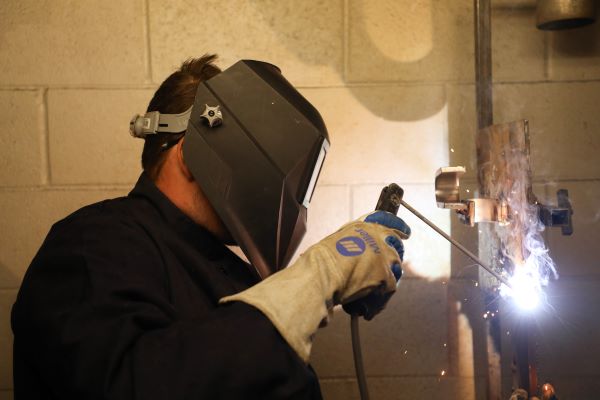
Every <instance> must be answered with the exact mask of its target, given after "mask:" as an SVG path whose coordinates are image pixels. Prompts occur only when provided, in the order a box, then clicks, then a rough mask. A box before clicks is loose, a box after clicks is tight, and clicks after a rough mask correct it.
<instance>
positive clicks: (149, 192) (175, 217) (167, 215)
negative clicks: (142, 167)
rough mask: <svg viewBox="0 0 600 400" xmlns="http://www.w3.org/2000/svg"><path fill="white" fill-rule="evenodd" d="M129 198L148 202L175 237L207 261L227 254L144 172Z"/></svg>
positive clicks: (212, 237)
mask: <svg viewBox="0 0 600 400" xmlns="http://www.w3.org/2000/svg"><path fill="white" fill-rule="evenodd" d="M129 197H142V198H145V199H146V200H148V201H149V202H150V203H151V204H152V205H153V206H154V208H156V210H157V211H158V212H159V214H160V215H161V216H162V218H163V220H164V222H166V224H167V225H168V226H169V228H171V229H172V231H174V233H175V234H176V235H178V236H179V237H180V238H181V239H183V240H185V241H187V242H189V243H190V245H192V246H193V247H195V248H196V249H197V250H199V251H200V252H201V253H202V254H203V255H204V256H206V257H207V258H208V259H209V260H216V259H219V258H222V257H223V256H224V255H225V254H226V253H229V249H227V247H226V246H225V245H224V244H223V243H222V242H221V241H220V240H219V239H217V238H216V237H215V236H214V235H213V234H212V233H210V232H209V231H208V230H206V228H204V227H203V226H201V225H198V224H197V223H195V222H194V221H192V219H191V218H190V217H188V216H187V215H185V214H184V213H183V212H182V211H181V210H180V209H179V208H178V207H177V206H176V205H175V204H173V203H172V202H171V200H169V198H168V197H167V196H165V194H164V193H163V192H161V191H160V189H158V187H156V185H155V184H154V182H153V181H152V179H150V177H149V176H148V175H147V174H146V173H145V172H143V173H142V174H141V175H140V177H139V179H138V181H137V183H136V184H135V187H134V188H133V190H132V191H131V192H130V193H129Z"/></svg>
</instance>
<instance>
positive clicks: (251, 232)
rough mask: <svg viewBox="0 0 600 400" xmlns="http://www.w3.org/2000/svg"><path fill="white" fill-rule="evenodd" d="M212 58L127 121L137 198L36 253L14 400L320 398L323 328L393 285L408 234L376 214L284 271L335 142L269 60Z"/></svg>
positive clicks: (115, 202) (55, 234)
mask: <svg viewBox="0 0 600 400" xmlns="http://www.w3.org/2000/svg"><path fill="white" fill-rule="evenodd" d="M214 60H215V56H203V57H201V58H198V59H191V60H189V61H186V62H185V63H184V64H183V65H182V66H181V68H180V69H179V70H178V71H176V72H175V73H173V74H172V75H171V76H169V77H168V78H167V79H166V80H165V81H164V82H163V83H162V85H161V86H160V87H159V88H158V90H157V91H156V93H155V94H154V97H153V98H152V100H151V101H150V104H149V106H148V109H147V112H146V113H145V114H143V115H137V116H135V117H134V118H133V119H132V120H131V123H130V132H131V134H132V135H133V136H135V137H138V138H143V139H144V140H145V144H144V149H143V154H142V167H143V173H142V174H141V176H140V178H139V180H138V182H137V184H136V185H135V187H134V188H133V190H132V191H131V192H130V193H129V195H128V196H126V197H122V198H117V199H112V200H106V201H103V202H100V203H96V204H92V205H89V206H86V207H84V208H82V209H80V210H78V211H76V212H75V213H73V214H71V215H70V216H68V217H66V218H65V219H63V220H61V221H59V222H57V223H56V224H54V226H53V227H52V229H51V230H50V232H49V234H48V236H47V238H46V239H45V241H44V243H43V244H42V246H41V248H40V250H39V251H38V253H37V255H36V256H35V258H34V259H33V261H32V263H31V265H30V267H29V269H28V270H27V273H26V275H25V278H24V280H23V283H22V286H21V289H20V291H19V294H18V296H17V300H16V302H15V305H14V307H13V311H12V327H13V332H14V336H15V341H14V384H15V398H16V399H17V400H19V399H41V398H44V399H117V398H118V399H133V398H136V399H192V398H193V399H199V398H205V399H234V398H236V399H238V398H239V399H241V398H245V399H247V398H257V399H295V398H302V399H304V398H307V399H313V398H320V397H321V393H320V388H319V384H318V381H317V378H316V376H315V373H314V371H313V370H312V368H311V367H310V365H309V364H308V360H309V355H310V351H311V345H312V341H313V337H314V335H315V333H316V331H317V329H318V328H319V327H320V326H323V325H325V324H326V322H327V320H328V317H329V316H330V314H331V311H332V308H333V307H334V306H335V305H337V304H346V303H348V302H355V301H359V300H360V299H361V298H364V296H366V295H371V294H373V293H374V291H378V293H383V294H384V295H385V296H387V297H389V295H390V294H392V293H393V292H394V291H395V290H396V284H397V281H398V279H399V278H400V276H401V272H402V270H401V262H402V256H403V252H404V250H403V245H402V241H401V239H402V238H405V237H407V236H408V235H409V234H410V229H409V227H408V226H407V225H406V224H405V223H404V222H403V221H402V220H401V219H400V218H398V217H396V216H395V215H393V214H390V213H386V212H383V211H380V212H375V213H372V214H370V215H368V216H366V217H365V218H362V219H360V220H357V221H354V222H351V223H349V224H347V225H345V226H344V227H342V228H341V229H340V230H338V231H337V232H335V233H333V234H332V235H330V236H328V237H327V238H325V239H323V240H322V241H320V242H318V243H317V244H315V245H313V246H312V247H310V248H309V249H308V250H306V251H305V252H304V253H303V254H302V255H301V256H300V257H299V258H298V259H297V261H295V262H294V263H292V265H290V266H287V264H288V263H289V262H290V260H291V258H292V256H293V254H294V252H295V251H296V249H297V247H298V245H299V243H300V241H301V239H302V237H303V235H304V233H305V231H306V219H307V209H308V207H309V205H310V200H311V197H312V194H313V191H314V189H315V185H316V183H317V179H318V176H319V172H320V170H321V167H322V165H323V162H324V159H325V158H326V155H327V152H328V151H329V146H330V145H329V136H328V134H327V131H326V128H325V125H324V123H323V120H322V119H321V116H320V115H319V113H318V112H317V110H316V109H315V108H314V107H313V106H312V105H311V104H310V103H309V102H308V101H307V100H306V99H304V98H303V97H302V96H301V95H300V94H299V93H298V92H297V91H296V90H295V89H294V88H293V86H292V85H291V84H290V83H289V82H288V81H287V80H286V79H285V78H284V77H283V75H282V74H281V72H280V70H279V69H278V68H277V67H275V66H273V65H271V64H268V63H263V62H258V61H240V62H237V63H235V64H234V65H233V66H231V67H230V68H228V69H226V70H225V71H221V70H220V69H219V68H218V67H216V66H215V64H214ZM82 101H83V100H82ZM106 118H110V115H107V116H106ZM81 134H87V133H86V132H82V133H81ZM74 167H75V166H74ZM332 207H334V205H332ZM227 245H238V246H240V248H241V249H242V251H243V252H244V253H245V255H246V256H247V258H248V260H249V261H250V263H246V262H245V261H242V260H241V259H240V258H238V257H237V256H236V255H235V254H234V253H233V252H231V251H230V250H229V248H228V247H227ZM286 266H287V267H286ZM387 297H386V298H387ZM382 307H383V304H382V306H381V308H382Z"/></svg>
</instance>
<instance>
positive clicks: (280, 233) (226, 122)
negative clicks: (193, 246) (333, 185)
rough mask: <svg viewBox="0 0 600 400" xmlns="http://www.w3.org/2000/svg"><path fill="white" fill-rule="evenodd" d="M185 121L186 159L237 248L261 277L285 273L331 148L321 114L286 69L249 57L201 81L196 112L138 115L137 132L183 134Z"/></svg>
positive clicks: (133, 124)
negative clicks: (288, 78) (282, 69)
mask: <svg viewBox="0 0 600 400" xmlns="http://www.w3.org/2000/svg"><path fill="white" fill-rule="evenodd" d="M188 119H189V120H188ZM185 122H187V129H186V135H185V140H184V143H183V155H184V159H185V162H186V164H187V166H188V168H189V169H190V171H191V172H192V174H193V176H194V178H195V180H196V181H197V182H198V184H199V185H200V187H201V188H202V191H203V192H204V194H205V195H206V196H207V198H208V200H209V201H210V203H211V204H212V206H213V207H214V209H215V210H216V212H217V213H218V215H219V216H220V217H221V219H222V220H223V222H224V224H225V226H226V227H227V228H228V230H229V232H230V233H231V235H232V236H233V238H234V239H235V240H236V242H237V244H238V245H239V246H240V247H241V249H242V250H243V252H244V254H246V256H247V257H248V259H249V260H250V262H251V263H252V264H253V265H254V267H255V268H256V269H257V270H258V271H259V273H260V274H261V276H263V277H266V276H267V275H269V274H270V273H272V272H275V271H277V270H279V269H281V268H284V267H285V266H286V265H287V264H288V263H289V261H290V259H291V258H292V256H293V254H294V252H295V251H296V249H297V248H298V245H299V244H300V241H301V240H302V238H303V236H304V234H305V232H306V216H307V208H308V205H309V203H310V200H311V197H312V194H313V190H314V188H315V185H316V182H317V179H318V177H319V172H320V170H321V166H322V164H323V161H324V159H325V155H326V153H327V150H328V148H329V137H328V135H327V129H326V128H325V124H324V123H323V119H322V118H321V116H320V115H319V113H318V111H317V110H316V109H315V108H314V107H313V106H312V105H311V104H310V103H309V102H308V101H307V100H306V99H305V98H304V97H302V95H300V93H298V91H297V90H296V89H294V87H293V86H292V85H291V84H290V83H289V82H288V81H287V80H286V79H285V78H284V77H283V75H282V74H281V71H280V70H279V68H277V67H276V66H274V65H271V64H268V63H264V62H259V61H248V60H243V61H239V62H237V63H236V64H234V65H233V66H231V67H230V68H228V69H226V70H225V71H223V72H221V73H220V74H218V75H216V76H215V77H213V78H211V79H209V80H207V81H205V82H202V83H200V85H199V86H198V91H197V93H196V98H195V101H194V105H193V107H192V108H191V114H190V110H188V111H186V112H185V113H182V114H178V115H169V114H162V115H161V114H157V115H151V113H148V114H146V115H145V116H143V117H141V116H136V117H134V119H133V120H132V121H131V126H130V130H131V133H132V135H134V136H137V137H145V136H146V135H147V134H151V133H155V132H158V133H160V132H181V131H182V130H183V128H182V126H181V124H182V123H185Z"/></svg>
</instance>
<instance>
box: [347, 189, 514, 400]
mask: <svg viewBox="0 0 600 400" xmlns="http://www.w3.org/2000/svg"><path fill="white" fill-rule="evenodd" d="M403 196H404V190H403V189H402V188H401V187H400V186H398V185H396V184H395V183H391V184H389V185H388V186H386V187H384V188H383V189H382V190H381V194H380V195H379V199H378V201H377V206H376V207H375V210H376V211H387V212H390V213H392V214H397V213H398V209H399V208H400V206H401V205H402V206H404V208H406V209H407V210H408V211H410V212H411V213H413V214H414V215H415V216H416V217H417V218H419V219H420V220H421V221H423V222H425V223H426V224H427V225H429V227H431V228H432V229H433V230H434V231H436V232H437V233H439V234H440V235H441V236H442V237H443V238H444V239H446V240H447V241H449V242H450V243H451V244H452V245H454V246H455V247H456V248H458V249H459V250H460V251H462V252H463V253H464V254H466V255H467V256H468V257H469V258H471V259H472V260H473V261H475V263H476V264H478V265H480V266H481V267H482V268H483V269H485V270H486V271H488V272H489V273H490V274H492V275H493V276H494V277H496V279H498V280H499V281H500V282H502V283H504V284H505V285H507V286H508V287H511V284H510V283H509V282H508V280H507V279H506V277H504V276H502V275H501V274H499V273H498V272H496V271H495V270H494V269H492V268H491V267H490V266H489V265H488V264H487V263H485V262H483V261H481V260H480V259H479V258H478V257H477V256H476V255H475V254H473V253H472V252H471V251H469V250H468V249H467V248H466V247H465V246H463V245H462V244H460V243H459V242H458V241H456V240H455V239H453V238H452V237H450V235H448V234H447V233H446V232H444V231H443V230H442V229H440V228H439V227H438V226H437V225H435V224H434V223H433V222H431V221H430V220H429V219H427V218H426V217H425V216H423V214H421V213H420V212H418V211H417V210H415V209H414V208H413V207H411V206H410V205H409V204H408V203H406V202H405V201H404V199H403ZM389 296H391V294H389V293H387V294H385V293H382V292H381V291H378V290H374V291H373V292H372V293H370V294H369V295H368V296H365V297H363V298H361V299H358V300H355V301H353V302H350V303H348V304H344V306H343V308H344V311H346V312H347V313H348V314H350V315H351V318H350V330H351V334H352V352H353V354H354V367H355V370H356V378H357V380H358V388H359V391H360V398H361V399H362V400H368V399H369V392H368V388H367V380H366V376H365V372H364V367H363V361H362V351H361V348H360V336H359V330H358V317H361V316H362V317H364V318H365V319H366V320H370V319H371V318H373V317H374V316H375V314H377V312H379V311H380V310H381V309H382V308H383V306H384V305H385V303H386V302H387V300H388V299H389Z"/></svg>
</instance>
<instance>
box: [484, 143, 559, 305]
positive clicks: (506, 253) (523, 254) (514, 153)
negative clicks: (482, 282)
mask: <svg viewBox="0 0 600 400" xmlns="http://www.w3.org/2000/svg"><path fill="white" fill-rule="evenodd" d="M506 147H507V148H505V149H504V152H503V156H504V159H505V161H506V168H507V170H506V175H505V176H504V178H505V179H498V180H497V181H496V182H495V183H494V187H493V188H492V190H491V192H492V193H491V194H492V196H493V197H495V198H498V199H499V200H500V201H504V202H506V204H507V205H508V208H509V215H510V217H509V223H508V224H505V225H499V224H497V225H496V228H495V229H496V233H497V235H498V238H499V240H500V251H501V254H502V257H503V259H504V268H505V272H506V273H507V274H508V279H509V281H510V282H511V284H512V286H513V287H512V290H510V289H508V288H506V287H505V288H503V290H502V291H501V293H502V294H504V295H505V296H506V295H508V296H511V297H513V298H514V299H515V300H516V302H517V303H518V304H519V305H521V306H522V307H525V308H533V307H535V305H537V302H538V301H539V298H540V295H541V291H542V288H543V287H544V286H546V285H548V282H549V281H550V279H552V278H554V279H557V278H558V273H557V271H556V266H555V264H554V261H553V260H552V258H550V255H549V252H548V248H547V247H546V244H545V243H544V238H543V236H542V232H543V231H544V228H545V227H544V225H543V224H542V222H541V221H540V218H539V209H538V206H537V205H536V202H537V200H536V199H535V196H534V195H533V192H532V190H531V176H530V175H531V172H530V166H529V156H528V152H526V151H523V150H522V149H514V148H508V146H506ZM507 260H508V262H507Z"/></svg>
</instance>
